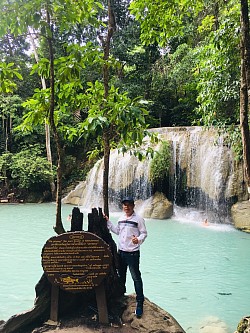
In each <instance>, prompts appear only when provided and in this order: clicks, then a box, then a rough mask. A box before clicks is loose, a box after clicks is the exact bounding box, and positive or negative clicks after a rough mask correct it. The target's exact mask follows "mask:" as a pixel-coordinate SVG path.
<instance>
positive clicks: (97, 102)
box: [0, 0, 250, 233]
mask: <svg viewBox="0 0 250 333" xmlns="http://www.w3.org/2000/svg"><path fill="white" fill-rule="evenodd" d="M248 25H249V19H248V2H247V1H245V0H242V1H241V2H238V1H234V0H229V1H222V0H218V1H210V0H203V1H199V0H196V1H194V0H185V1H184V0H178V1H177V0H171V1H162V0H157V1H153V2H151V1H150V0H146V1H142V0H134V1H129V0H118V1H116V0H107V1H99V2H98V1H94V0H77V1H74V0H64V1H63V0H54V1H52V0H35V1H34V0H32V1H30V0H26V1H24V0H10V1H6V0H1V3H0V80H1V81H0V114H1V117H0V128H1V132H0V190H1V193H0V197H2V198H3V197H8V196H10V195H12V196H13V197H14V198H15V199H17V200H19V199H24V200H26V201H49V200H54V199H55V198H56V200H57V203H58V205H59V208H58V210H57V222H58V223H57V226H59V229H58V232H59V233H60V220H61V217H60V201H61V197H62V194H63V191H66V190H67V189H68V186H70V185H72V184H74V183H76V182H78V181H79V180H83V179H84V178H85V176H86V174H87V172H88V171H89V169H90V168H91V167H92V166H93V163H94V162H95V161H96V160H97V159H99V158H100V157H103V156H104V159H106V160H108V158H109V153H110V149H112V148H118V149H120V150H121V151H122V152H125V151H127V150H130V151H131V152H132V153H134V154H135V155H137V156H138V157H139V159H141V158H143V154H144V152H143V151H141V150H140V147H141V145H142V143H143V139H144V137H145V135H147V134H148V133H149V132H148V131H147V129H149V128H152V127H166V126H167V127H168V126H170V127H171V126H193V125H199V126H204V127H211V126H213V127H216V128H218V131H219V132H223V133H225V132H227V133H228V135H229V136H228V142H227V144H228V145H230V146H231V147H232V148H233V149H234V151H235V156H236V158H239V159H240V158H243V157H244V152H245V157H246V156H248V159H250V156H249V149H250V147H249V146H250V142H249V126H248V116H249V113H248V82H250V80H248V73H249V63H250V62H249V59H250V57H249V50H248V48H249V47H250V43H249V39H247V38H249V26H248ZM249 77H250V76H249ZM244 128H245V129H246V131H245V132H244ZM242 129H243V131H242ZM51 130H52V134H53V135H52V134H51V133H50V131H51ZM244 135H246V136H245V137H244ZM151 139H152V140H156V138H155V137H153V136H152V137H151ZM242 143H243V145H242ZM152 153H153V152H152V149H151V150H150V149H149V150H147V151H146V155H148V154H152ZM245 162H246V165H247V160H246V161H245ZM248 162H249V160H248ZM105 165H106V166H107V167H106V168H105V170H104V188H105V182H106V185H107V182H108V164H105ZM246 170H247V171H246V174H247V173H249V170H248V169H247V168H246ZM105 172H106V173H105ZM105 198H107V192H105V191H104V202H105ZM104 211H106V213H107V212H108V205H106V206H105V207H104Z"/></svg>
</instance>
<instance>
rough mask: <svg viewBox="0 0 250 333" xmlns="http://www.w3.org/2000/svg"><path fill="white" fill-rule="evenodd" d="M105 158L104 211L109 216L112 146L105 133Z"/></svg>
mask: <svg viewBox="0 0 250 333" xmlns="http://www.w3.org/2000/svg"><path fill="white" fill-rule="evenodd" d="M103 141H104V156H103V164H104V168H103V206H104V208H103V210H104V214H105V215H107V216H109V204H108V188H109V184H108V183H109V155H110V144H109V139H108V135H107V134H106V133H104V135H103Z"/></svg>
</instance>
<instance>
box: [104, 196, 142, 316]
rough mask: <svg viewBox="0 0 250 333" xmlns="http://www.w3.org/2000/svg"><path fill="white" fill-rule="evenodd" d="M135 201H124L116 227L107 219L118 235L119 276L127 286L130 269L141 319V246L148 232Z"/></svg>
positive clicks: (129, 199)
mask: <svg viewBox="0 0 250 333" xmlns="http://www.w3.org/2000/svg"><path fill="white" fill-rule="evenodd" d="M134 207H135V204H134V199H133V198H131V197H127V198H124V199H123V200H122V208H123V211H124V215H123V216H121V217H120V218H119V220H118V224H117V225H114V224H113V223H112V222H111V221H109V219H108V218H107V217H106V219H107V226H108V229H109V230H110V231H112V232H114V233H115V234H117V235H118V254H119V258H120V267H119V275H120V279H121V282H122V284H124V288H125V284H126V274H127V268H128V267H129V270H130V273H131V276H132V279H133V281H134V287H135V293H136V301H137V305H136V310H135V314H136V316H137V317H138V318H140V317H141V316H142V314H143V302H144V294H143V283H142V278H141V272H140V269H139V265H140V245H141V244H142V243H143V242H144V240H145V238H146V237H147V230H146V226H145V221H144V219H143V218H142V217H141V216H139V215H137V214H136V213H135V211H134Z"/></svg>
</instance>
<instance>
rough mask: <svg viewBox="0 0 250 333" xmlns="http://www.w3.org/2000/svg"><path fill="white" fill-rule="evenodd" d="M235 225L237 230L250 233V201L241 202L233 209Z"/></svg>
mask: <svg viewBox="0 0 250 333" xmlns="http://www.w3.org/2000/svg"><path fill="white" fill-rule="evenodd" d="M231 214H232V219H233V223H234V226H235V228H236V229H239V230H242V231H245V232H250V201H249V200H248V201H241V202H237V203H236V204H234V205H233V206H232V208H231Z"/></svg>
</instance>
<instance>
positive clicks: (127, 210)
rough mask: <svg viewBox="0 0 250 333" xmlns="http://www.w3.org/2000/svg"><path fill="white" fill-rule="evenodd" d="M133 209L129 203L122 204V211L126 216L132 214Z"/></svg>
mask: <svg viewBox="0 0 250 333" xmlns="http://www.w3.org/2000/svg"><path fill="white" fill-rule="evenodd" d="M134 207H135V205H134V204H133V203H132V202H129V201H125V202H124V203H123V204H122V208H123V211H124V212H125V214H126V215H127V216H130V215H132V213H133V212H134Z"/></svg>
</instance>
